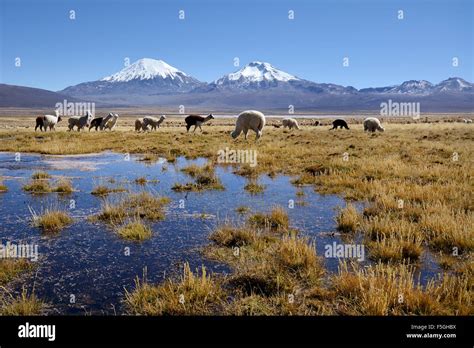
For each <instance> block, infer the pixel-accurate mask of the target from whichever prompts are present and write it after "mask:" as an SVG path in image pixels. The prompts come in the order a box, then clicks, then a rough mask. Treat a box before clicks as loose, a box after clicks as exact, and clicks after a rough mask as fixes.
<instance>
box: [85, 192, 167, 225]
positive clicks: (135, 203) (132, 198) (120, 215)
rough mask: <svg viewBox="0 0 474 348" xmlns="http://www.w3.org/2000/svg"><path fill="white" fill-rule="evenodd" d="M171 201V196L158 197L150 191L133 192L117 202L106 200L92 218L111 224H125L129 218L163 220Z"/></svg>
mask: <svg viewBox="0 0 474 348" xmlns="http://www.w3.org/2000/svg"><path fill="white" fill-rule="evenodd" d="M169 202H170V199H169V198H167V197H158V196H155V195H153V194H151V193H149V192H145V191H143V192H140V193H133V194H129V195H127V196H125V197H123V198H121V199H120V200H118V202H115V203H114V202H112V201H109V200H106V201H104V202H103V203H102V207H101V211H100V213H99V214H97V215H96V216H94V217H93V218H92V219H93V220H99V221H104V222H107V223H111V224H123V223H124V222H125V221H126V219H127V218H140V219H148V220H163V219H164V218H165V213H164V211H163V208H164V206H165V205H166V204H168V203H169Z"/></svg>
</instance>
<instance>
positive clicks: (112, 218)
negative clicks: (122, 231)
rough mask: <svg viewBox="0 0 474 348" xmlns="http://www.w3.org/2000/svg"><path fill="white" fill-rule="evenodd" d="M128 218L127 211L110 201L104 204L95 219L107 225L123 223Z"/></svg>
mask: <svg viewBox="0 0 474 348" xmlns="http://www.w3.org/2000/svg"><path fill="white" fill-rule="evenodd" d="M126 217H127V211H126V209H125V208H124V207H123V205H121V204H114V203H112V202H109V201H105V202H103V203H102V207H101V211H100V213H99V214H97V215H96V216H95V217H94V218H95V219H97V220H100V221H104V222H107V223H112V224H114V223H122V222H123V221H124V220H125V218H126Z"/></svg>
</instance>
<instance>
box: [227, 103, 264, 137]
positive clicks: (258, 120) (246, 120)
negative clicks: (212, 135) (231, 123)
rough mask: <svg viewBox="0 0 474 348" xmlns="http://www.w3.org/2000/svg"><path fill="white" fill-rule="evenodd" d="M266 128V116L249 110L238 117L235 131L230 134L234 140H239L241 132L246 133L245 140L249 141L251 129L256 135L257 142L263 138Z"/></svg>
mask: <svg viewBox="0 0 474 348" xmlns="http://www.w3.org/2000/svg"><path fill="white" fill-rule="evenodd" d="M264 126H265V115H264V114H262V113H261V112H260V111H255V110H247V111H244V112H241V113H240V114H239V116H238V117H237V122H236V123H235V130H234V131H233V132H232V133H230V135H231V136H232V138H234V139H235V138H237V137H238V136H239V135H240V133H241V132H244V135H245V139H247V132H248V131H249V129H251V130H253V131H254V132H255V133H256V140H258V139H259V138H260V137H261V136H262V131H263V127H264Z"/></svg>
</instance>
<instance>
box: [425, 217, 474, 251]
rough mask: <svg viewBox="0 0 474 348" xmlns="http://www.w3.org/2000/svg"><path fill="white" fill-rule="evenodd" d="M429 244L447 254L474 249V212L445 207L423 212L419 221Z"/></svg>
mask: <svg viewBox="0 0 474 348" xmlns="http://www.w3.org/2000/svg"><path fill="white" fill-rule="evenodd" d="M419 225H420V228H421V230H422V231H423V232H424V233H425V234H426V235H427V237H428V242H429V244H430V246H431V247H432V248H433V249H435V250H441V251H444V252H446V253H448V254H450V253H452V252H453V250H454V249H455V248H456V249H457V251H458V253H459V254H462V253H466V252H472V251H474V212H472V211H470V212H466V213H465V212H462V211H449V210H448V209H446V208H443V209H437V210H436V211H435V212H432V213H431V212H426V211H425V212H424V213H423V214H422V216H421V219H420V222H419Z"/></svg>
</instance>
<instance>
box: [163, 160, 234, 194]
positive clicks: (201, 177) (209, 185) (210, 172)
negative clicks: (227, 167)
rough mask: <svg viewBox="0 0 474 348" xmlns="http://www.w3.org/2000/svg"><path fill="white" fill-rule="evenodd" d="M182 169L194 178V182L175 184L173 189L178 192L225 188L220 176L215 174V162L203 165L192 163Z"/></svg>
mask: <svg viewBox="0 0 474 348" xmlns="http://www.w3.org/2000/svg"><path fill="white" fill-rule="evenodd" d="M181 171H182V172H184V173H186V174H188V175H189V176H191V177H192V178H194V182H190V183H185V184H180V183H176V184H174V185H173V187H172V188H171V189H172V190H174V191H176V192H183V191H203V190H224V189H225V188H224V186H223V185H222V183H221V182H220V180H219V178H218V177H217V175H216V174H215V171H214V166H213V164H212V163H210V162H209V163H207V164H206V165H204V166H201V167H200V166H198V165H195V164H191V165H189V166H187V167H185V168H183V169H181Z"/></svg>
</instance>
